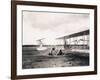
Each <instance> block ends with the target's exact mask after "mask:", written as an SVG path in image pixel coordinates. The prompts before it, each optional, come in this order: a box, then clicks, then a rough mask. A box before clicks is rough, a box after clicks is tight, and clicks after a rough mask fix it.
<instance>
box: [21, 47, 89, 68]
mask: <svg viewBox="0 0 100 80" xmlns="http://www.w3.org/2000/svg"><path fill="white" fill-rule="evenodd" d="M48 51H49V49H47V50H44V51H38V50H36V49H31V48H26V49H23V52H22V54H23V55H22V68H23V69H31V68H50V67H71V66H88V65H89V53H80V52H70V53H65V55H57V56H53V55H48V54H49V52H48ZM82 54H88V55H82Z"/></svg>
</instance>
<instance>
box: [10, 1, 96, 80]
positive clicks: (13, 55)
mask: <svg viewBox="0 0 100 80" xmlns="http://www.w3.org/2000/svg"><path fill="white" fill-rule="evenodd" d="M17 5H33V6H46V7H62V8H80V9H93V10H94V44H93V45H94V71H85V72H70V73H52V74H51V73H50V74H36V75H17ZM92 74H97V6H96V5H80V4H65V3H49V2H33V1H11V79H12V80H16V79H29V78H46V77H61V76H76V75H92Z"/></svg>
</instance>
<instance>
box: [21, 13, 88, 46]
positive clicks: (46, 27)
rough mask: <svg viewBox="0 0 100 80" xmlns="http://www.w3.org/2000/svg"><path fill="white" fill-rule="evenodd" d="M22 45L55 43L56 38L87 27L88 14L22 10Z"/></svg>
mask: <svg viewBox="0 0 100 80" xmlns="http://www.w3.org/2000/svg"><path fill="white" fill-rule="evenodd" d="M22 15H23V45H37V44H38V41H37V40H38V39H41V38H44V40H43V41H44V44H56V40H55V39H56V38H58V37H62V36H65V35H69V34H73V33H76V32H80V31H83V30H87V29H89V14H79V13H59V12H58V13H55V12H34V11H23V13H22Z"/></svg>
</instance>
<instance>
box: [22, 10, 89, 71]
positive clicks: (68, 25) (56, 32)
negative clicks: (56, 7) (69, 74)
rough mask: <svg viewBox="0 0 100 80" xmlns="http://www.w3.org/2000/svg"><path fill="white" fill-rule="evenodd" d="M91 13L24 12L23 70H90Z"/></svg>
mask: <svg viewBox="0 0 100 80" xmlns="http://www.w3.org/2000/svg"><path fill="white" fill-rule="evenodd" d="M89 20H90V15H89V14H88V13H71V12H69V13H68V12H65V13H64V12H62V13H60V12H43V11H42V12H39V11H38V12H35V11H22V21H23V28H22V30H23V35H22V36H23V39H22V40H23V41H22V42H23V45H22V68H23V69H30V68H54V67H73V66H89V58H90V57H89V55H90V52H89V50H90V49H89V41H90V38H89V30H90V25H89Z"/></svg>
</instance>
